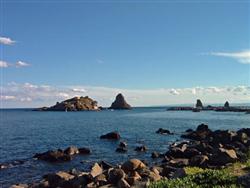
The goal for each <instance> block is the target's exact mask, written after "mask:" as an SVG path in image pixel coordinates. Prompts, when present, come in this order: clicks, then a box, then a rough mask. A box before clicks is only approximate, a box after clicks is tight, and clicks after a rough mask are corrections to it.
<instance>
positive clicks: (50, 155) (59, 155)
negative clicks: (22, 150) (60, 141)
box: [33, 149, 72, 162]
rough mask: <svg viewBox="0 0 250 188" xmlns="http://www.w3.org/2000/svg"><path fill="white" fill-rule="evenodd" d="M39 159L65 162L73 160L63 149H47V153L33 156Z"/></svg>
mask: <svg viewBox="0 0 250 188" xmlns="http://www.w3.org/2000/svg"><path fill="white" fill-rule="evenodd" d="M33 158H37V159H39V160H43V161H48V162H63V161H70V160H72V157H71V155H68V154H65V153H64V152H63V151H62V150H60V149H58V150H55V151H47V152H45V153H38V154H35V155H34V156H33Z"/></svg>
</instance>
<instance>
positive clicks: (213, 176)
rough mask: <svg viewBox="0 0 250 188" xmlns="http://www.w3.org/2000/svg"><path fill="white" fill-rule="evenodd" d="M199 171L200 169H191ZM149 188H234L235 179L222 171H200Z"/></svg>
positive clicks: (160, 182) (155, 183) (156, 183)
mask: <svg viewBox="0 0 250 188" xmlns="http://www.w3.org/2000/svg"><path fill="white" fill-rule="evenodd" d="M193 170H198V171H199V170H200V169H198V168H197V169H193ZM149 187H150V188H184V187H185V188H210V187H215V188H236V187H239V186H237V185H236V177H234V176H232V175H230V174H229V173H228V172H227V171H224V170H210V169H206V170H202V171H201V172H195V173H194V171H193V172H192V173H191V175H187V176H186V177H184V178H177V179H170V180H163V181H159V182H154V183H152V184H150V186H149Z"/></svg>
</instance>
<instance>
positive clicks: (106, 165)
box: [99, 161, 113, 170]
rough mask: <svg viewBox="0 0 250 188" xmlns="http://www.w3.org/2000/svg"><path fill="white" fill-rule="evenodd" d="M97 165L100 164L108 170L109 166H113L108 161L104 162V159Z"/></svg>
mask: <svg viewBox="0 0 250 188" xmlns="http://www.w3.org/2000/svg"><path fill="white" fill-rule="evenodd" d="M99 166H101V168H102V169H104V170H108V169H110V168H113V165H112V164H110V163H108V162H106V161H101V162H100V163H99Z"/></svg>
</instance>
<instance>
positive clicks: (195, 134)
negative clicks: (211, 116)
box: [181, 124, 212, 140]
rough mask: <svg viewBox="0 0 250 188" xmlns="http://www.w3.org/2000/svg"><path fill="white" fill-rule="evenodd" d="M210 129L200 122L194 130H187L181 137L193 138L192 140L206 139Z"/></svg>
mask: <svg viewBox="0 0 250 188" xmlns="http://www.w3.org/2000/svg"><path fill="white" fill-rule="evenodd" d="M211 133H212V131H211V130H210V129H209V128H208V126H207V125H205V124H200V125H199V126H198V127H197V129H196V131H192V132H191V131H190V132H187V133H186V134H184V135H182V136H181V137H182V138H188V139H193V140H204V139H207V138H208V137H209V136H210V134H211Z"/></svg>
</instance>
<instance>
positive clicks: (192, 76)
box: [0, 0, 250, 107]
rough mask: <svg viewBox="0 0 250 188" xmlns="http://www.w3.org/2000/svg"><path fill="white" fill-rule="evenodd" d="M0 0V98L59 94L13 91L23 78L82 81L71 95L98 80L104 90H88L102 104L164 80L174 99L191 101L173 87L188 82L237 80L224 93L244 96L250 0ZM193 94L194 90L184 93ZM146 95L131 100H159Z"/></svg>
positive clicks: (62, 87) (52, 83) (53, 83)
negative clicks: (119, 93) (237, 90)
mask: <svg viewBox="0 0 250 188" xmlns="http://www.w3.org/2000/svg"><path fill="white" fill-rule="evenodd" d="M0 2H1V11H0V12H1V16H0V22H1V30H0V37H1V38H0V43H1V44H0V47H1V56H0V61H1V63H0V69H1V96H2V97H1V100H2V105H3V106H4V107H5V106H6V107H9V106H11V107H12V106H15V105H17V106H27V105H29V106H35V105H40V104H44V103H45V104H50V103H51V102H52V101H54V100H56V99H57V100H61V98H58V96H57V95H55V96H54V98H51V99H49V100H48V99H45V98H43V97H40V98H39V99H37V98H35V97H34V96H32V95H31V94H30V95H28V96H25V94H20V93H26V92H29V91H30V92H31V90H28V91H25V92H24V91H23V90H22V88H23V87H25V84H26V86H27V84H30V85H33V86H37V87H41V86H44V85H45V86H49V87H51V88H54V89H55V90H56V91H58V90H59V91H58V92H63V93H64V94H68V95H65V97H69V96H72V95H75V93H70V92H69V91H68V90H67V89H66V88H71V89H72V88H73V89H82V93H81V92H79V93H76V94H77V95H78V94H79V95H85V94H91V92H89V91H90V90H91V89H88V90H87V89H85V88H86V87H88V88H95V89H96V88H107V89H110V90H112V92H110V96H108V95H109V94H106V95H107V96H106V95H105V97H106V98H105V97H104V96H99V95H96V96H93V97H96V98H97V100H98V99H99V100H101V101H103V104H105V105H106V104H107V105H108V103H109V102H110V101H109V100H111V99H110V98H112V96H111V94H112V95H113V94H114V93H115V92H116V91H118V90H121V91H124V90H125V93H126V91H129V92H133V91H135V90H136V91H141V93H145V92H144V91H154V92H157V91H159V90H161V89H166V90H167V91H169V93H170V94H174V93H175V94H174V97H175V99H176V102H174V103H177V102H178V101H180V102H181V103H185V102H190V101H189V99H188V98H187V97H188V95H184V94H183V95H184V96H182V97H180V95H181V94H182V93H184V92H182V90H184V89H185V88H190V89H191V90H192V88H197V87H199V88H210V87H216V88H217V89H221V88H225V87H233V88H238V86H240V87H242V86H244V87H245V90H244V91H243V93H242V96H238V97H236V98H235V99H234V100H233V101H234V102H242V101H243V102H245V101H248V100H250V98H249V97H248V94H250V88H249V86H250V76H249V75H250V55H249V54H250V51H249V49H250V1H219V3H218V2H217V1H205V3H202V1H177V3H174V1H154V2H153V1H137V3H133V1H119V2H117V1H73V2H72V1H63V2H61V3H59V1H43V2H42V1H33V3H32V1H14V0H10V1H6V0H0ZM203 2H204V1H203ZM216 2H217V3H216ZM1 65H2V66H1ZM13 84H16V85H18V87H19V88H18V91H16V90H17V89H16V90H15V92H13V90H14V89H13V88H12V87H13ZM75 86H77V87H78V88H74V87H75ZM173 89H174V90H176V91H177V93H176V92H172V93H171V91H173ZM83 90H84V92H83ZM79 91H80V90H79ZM18 92H19V93H18ZM96 92H97V93H98V90H97V91H96ZM99 92H103V91H102V90H100V91H99ZM248 92H249V93H248ZM141 93H138V94H137V95H141ZM158 93H159V92H158ZM49 94H50V93H49V92H48V93H47V95H49ZM220 94H221V95H223V93H220ZM128 95H129V96H128V97H130V94H128ZM6 96H9V97H10V96H12V98H11V97H10V98H9V99H8V97H7V98H6ZM164 96H166V97H167V95H165V94H163V95H162V99H163V98H164ZM20 97H21V98H23V99H28V98H29V99H30V100H23V101H20V100H21V98H20ZM136 97H139V96H136V95H133V96H131V101H133V100H132V98H136ZM152 97H155V95H152ZM196 97H202V95H201V96H194V97H193V98H191V99H192V100H193V99H194V98H196ZM107 98H109V100H107ZM113 98H114V96H113ZM217 100H219V98H218V97H217V99H216V97H215V96H212V95H211V96H210V97H208V101H210V102H216V101H217ZM24 101H26V102H27V101H28V102H30V103H29V104H27V103H25V104H24V103H22V102H24ZM148 101H149V99H148V98H147V97H145V99H141V101H140V102H139V103H138V102H136V100H135V101H133V102H132V103H134V104H136V105H142V104H148V105H154V104H158V103H160V101H159V102H158V103H154V101H151V102H148ZM172 101H173V100H171V101H164V100H163V102H162V103H164V104H166V103H171V102H172ZM174 101H175V100H174Z"/></svg>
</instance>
